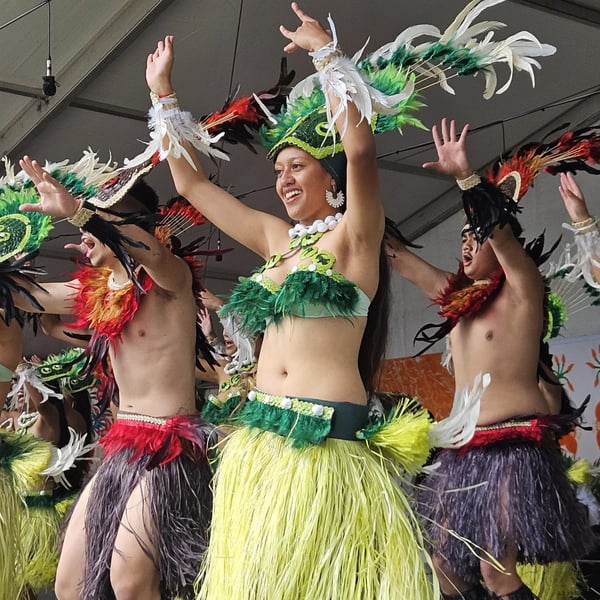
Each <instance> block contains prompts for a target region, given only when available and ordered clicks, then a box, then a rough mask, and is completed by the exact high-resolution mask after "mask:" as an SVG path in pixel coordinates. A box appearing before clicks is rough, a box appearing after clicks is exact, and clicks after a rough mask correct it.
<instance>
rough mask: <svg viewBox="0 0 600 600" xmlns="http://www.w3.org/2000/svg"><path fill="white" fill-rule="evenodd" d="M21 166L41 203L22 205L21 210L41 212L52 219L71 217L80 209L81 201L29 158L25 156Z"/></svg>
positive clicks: (20, 163) (20, 162)
mask: <svg viewBox="0 0 600 600" xmlns="http://www.w3.org/2000/svg"><path fill="white" fill-rule="evenodd" d="M19 165H20V166H21V169H23V171H25V173H27V175H29V177H30V178H31V181H32V182H33V184H34V185H35V187H36V189H37V191H38V194H39V195H40V201H39V202H37V203H34V204H21V206H19V210H21V211H30V212H39V213H44V214H45V215H50V216H52V217H71V216H73V215H74V214H75V212H76V211H77V209H78V208H79V205H80V201H79V200H77V198H75V196H73V195H72V194H71V193H70V192H69V191H68V190H67V188H65V187H64V186H63V185H62V184H60V183H58V181H56V179H54V177H52V176H51V175H50V174H49V173H47V172H46V171H44V169H42V167H41V166H40V165H39V164H38V163H37V162H36V161H35V160H31V158H29V156H24V157H23V158H22V159H21V160H20V161H19Z"/></svg>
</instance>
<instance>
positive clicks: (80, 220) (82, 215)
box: [67, 202, 96, 227]
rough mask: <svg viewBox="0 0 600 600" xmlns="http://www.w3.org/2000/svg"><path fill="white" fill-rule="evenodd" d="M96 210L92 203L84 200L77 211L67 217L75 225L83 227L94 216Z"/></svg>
mask: <svg viewBox="0 0 600 600" xmlns="http://www.w3.org/2000/svg"><path fill="white" fill-rule="evenodd" d="M95 212H96V211H95V209H94V206H93V205H92V204H89V203H88V202H82V203H81V204H80V205H79V208H78V209H77V210H76V211H75V213H74V214H73V215H71V216H70V217H68V218H67V221H68V222H69V223H71V225H74V226H75V227H83V226H84V225H85V224H86V223H87V222H88V221H89V220H90V219H91V218H92V216H93V215H94V214H95Z"/></svg>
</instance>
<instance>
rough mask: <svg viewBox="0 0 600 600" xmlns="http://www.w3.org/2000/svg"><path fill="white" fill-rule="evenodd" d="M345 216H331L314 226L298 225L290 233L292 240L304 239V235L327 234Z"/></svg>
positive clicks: (313, 224) (320, 220)
mask: <svg viewBox="0 0 600 600" xmlns="http://www.w3.org/2000/svg"><path fill="white" fill-rule="evenodd" d="M343 216H344V215H343V214H342V213H337V214H335V215H329V216H327V217H325V219H317V220H316V221H314V222H313V223H312V225H302V223H296V225H294V226H293V227H292V228H291V229H290V230H289V231H288V233H289V235H290V237H291V238H296V237H302V236H303V235H309V234H313V233H325V232H326V231H333V230H334V229H335V228H336V227H337V225H338V223H339V222H340V221H341V220H342V217H343Z"/></svg>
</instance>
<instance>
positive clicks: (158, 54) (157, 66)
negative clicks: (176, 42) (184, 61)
mask: <svg viewBox="0 0 600 600" xmlns="http://www.w3.org/2000/svg"><path fill="white" fill-rule="evenodd" d="M174 60H175V51H174V48H173V36H172V35H167V36H166V37H165V39H164V40H160V41H159V42H158V44H157V45H156V50H155V51H154V52H153V53H152V54H149V55H148V59H147V60H146V83H147V84H148V87H149V88H150V89H151V90H152V91H153V92H155V93H156V94H158V95H159V96H162V95H167V94H171V93H172V92H173V86H172V85H171V72H172V70H173V62H174Z"/></svg>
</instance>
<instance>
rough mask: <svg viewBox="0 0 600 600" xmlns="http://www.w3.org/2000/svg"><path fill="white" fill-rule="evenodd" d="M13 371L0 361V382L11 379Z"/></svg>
mask: <svg viewBox="0 0 600 600" xmlns="http://www.w3.org/2000/svg"><path fill="white" fill-rule="evenodd" d="M12 376H13V372H12V371H11V370H10V369H9V368H8V367H5V366H4V365H3V364H2V363H0V383H6V382H7V381H10V380H11V379H12Z"/></svg>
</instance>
